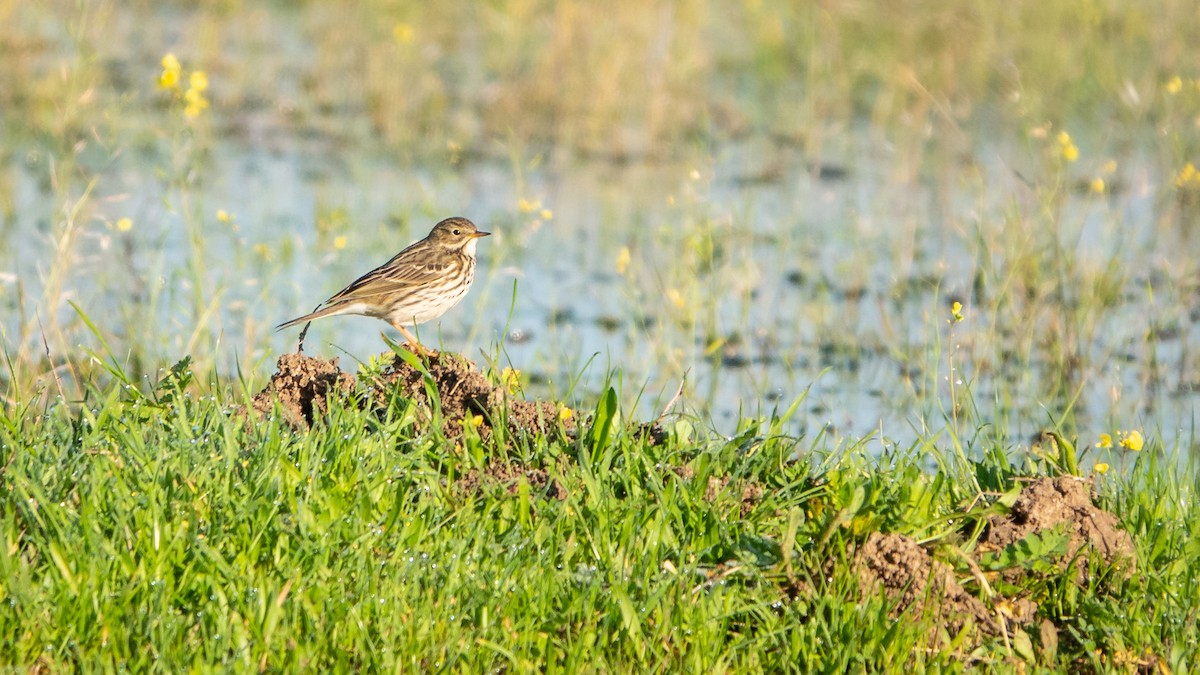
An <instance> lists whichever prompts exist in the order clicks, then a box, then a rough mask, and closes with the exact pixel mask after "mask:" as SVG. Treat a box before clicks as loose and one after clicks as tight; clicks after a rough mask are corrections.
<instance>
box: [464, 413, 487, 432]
mask: <svg viewBox="0 0 1200 675" xmlns="http://www.w3.org/2000/svg"><path fill="white" fill-rule="evenodd" d="M468 424H469V425H471V426H472V427H474V428H476V429H478V428H479V427H480V426H482V425H483V415H472V414H470V413H468V414H467V416H466V417H464V418H463V426H464V427H465V426H466V425H468Z"/></svg>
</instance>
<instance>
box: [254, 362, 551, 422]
mask: <svg viewBox="0 0 1200 675" xmlns="http://www.w3.org/2000/svg"><path fill="white" fill-rule="evenodd" d="M422 363H423V365H424V366H425V370H426V371H427V373H428V375H426V373H425V372H422V371H421V370H420V369H418V368H414V367H413V366H411V365H409V364H408V363H407V362H406V361H404V360H403V359H401V358H400V357H394V359H393V361H392V363H391V365H390V366H388V367H387V369H386V370H384V372H383V373H382V374H379V375H376V376H370V377H363V378H360V379H359V380H358V381H357V384H356V381H355V379H354V377H353V376H351V375H350V374H349V373H346V372H343V371H342V370H341V369H339V368H338V360H337V359H328V360H326V359H319V358H315V357H311V356H304V355H303V354H285V355H283V356H281V357H279V361H278V364H277V365H278V370H277V371H276V373H275V374H274V375H272V376H271V382H270V383H269V384H268V385H267V386H266V387H265V388H263V390H262V391H260V392H258V393H257V394H255V396H254V400H253V409H254V411H255V412H256V413H258V414H260V415H265V414H269V413H270V412H271V411H272V410H273V409H274V405H275V403H274V402H275V401H276V400H278V401H279V404H280V408H281V409H282V410H283V413H284V416H285V417H286V419H287V420H288V422H289V423H290V424H291V425H292V427H293V428H296V429H299V430H305V429H309V428H310V427H312V425H313V424H314V422H315V421H316V420H317V419H319V418H321V417H322V416H323V415H325V414H326V413H327V412H328V410H329V405H328V400H329V398H338V399H341V400H344V401H346V402H347V403H348V404H352V405H365V406H370V407H372V408H373V409H375V410H380V411H382V410H384V409H386V407H387V404H388V402H389V401H390V400H391V398H392V396H393V395H395V394H397V393H398V394H399V395H400V396H401V397H403V398H405V399H408V400H410V401H412V402H414V403H415V404H417V405H418V406H420V407H422V408H424V409H426V410H428V409H429V408H430V407H431V405H432V403H431V401H430V395H429V392H430V389H427V385H429V386H430V388H431V389H432V390H433V391H434V392H436V395H437V401H438V403H439V405H440V409H441V415H442V420H443V432H444V433H445V434H446V436H447V437H449V438H459V437H461V436H462V434H463V431H464V427H463V425H464V424H469V425H471V426H473V427H474V428H475V429H476V431H477V432H478V433H479V435H480V437H481V438H489V437H491V436H492V435H494V433H495V431H496V427H497V426H498V425H503V427H504V429H505V430H506V431H507V433H508V434H510V435H520V434H522V433H534V434H547V433H551V432H557V431H558V430H559V429H563V430H564V431H570V430H573V429H574V427H575V418H574V417H573V416H564V415H560V411H561V410H562V406H561V404H559V403H557V402H555V401H525V400H521V399H514V398H512V397H511V395H510V394H509V392H508V391H506V390H505V389H504V388H503V387H497V386H493V385H492V384H491V383H490V382H489V381H488V379H487V378H486V377H484V375H483V373H481V372H479V370H478V369H477V368H476V367H475V364H474V363H472V362H471V361H468V360H467V359H464V358H462V357H461V356H458V355H455V354H448V353H445V352H441V353H439V352H434V353H432V354H430V355H429V356H428V357H427V358H425V359H424V360H423V362H422ZM427 378H428V379H427ZM356 391H361V392H364V395H362V396H356V395H355V392H356Z"/></svg>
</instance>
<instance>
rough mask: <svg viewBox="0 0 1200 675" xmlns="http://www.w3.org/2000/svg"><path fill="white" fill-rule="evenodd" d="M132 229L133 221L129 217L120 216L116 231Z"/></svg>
mask: <svg viewBox="0 0 1200 675" xmlns="http://www.w3.org/2000/svg"><path fill="white" fill-rule="evenodd" d="M132 229H133V221H132V220H130V219H129V218H122V219H120V220H118V221H117V232H128V231H130V230H132Z"/></svg>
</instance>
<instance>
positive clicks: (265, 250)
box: [254, 243, 271, 260]
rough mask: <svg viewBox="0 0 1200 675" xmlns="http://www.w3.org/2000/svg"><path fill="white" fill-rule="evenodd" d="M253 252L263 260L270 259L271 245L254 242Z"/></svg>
mask: <svg viewBox="0 0 1200 675" xmlns="http://www.w3.org/2000/svg"><path fill="white" fill-rule="evenodd" d="M254 253H255V255H257V256H258V257H260V258H262V259H263V260H270V259H271V247H270V246H267V245H266V244H261V243H260V244H255V245H254Z"/></svg>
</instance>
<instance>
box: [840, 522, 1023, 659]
mask: <svg viewBox="0 0 1200 675" xmlns="http://www.w3.org/2000/svg"><path fill="white" fill-rule="evenodd" d="M854 563H855V568H856V569H857V570H858V586H859V590H860V591H861V592H862V593H863V594H864V595H871V594H874V593H877V592H878V591H879V590H882V591H883V593H884V595H886V596H887V598H888V599H889V600H891V601H893V602H894V603H895V605H894V607H893V609H892V617H893V618H895V617H898V616H899V615H900V614H902V613H904V612H906V611H909V610H910V609H911V611H913V612H914V613H915V614H916V615H920V614H923V613H924V612H927V611H930V612H936V613H937V615H938V616H939V617H941V618H942V620H943V625H944V626H945V627H946V630H947V632H948V634H949V636H950V637H951V638H953V637H954V636H955V635H957V634H958V633H959V631H961V630H962V629H963V628H964V627H965V626H966V625H967V622H968V621H971V622H973V623H974V625H975V626H976V628H977V629H979V630H982V631H983V632H985V633H987V634H989V635H996V634H998V632H999V630H998V626H997V624H996V621H995V619H993V618H992V613H991V612H989V611H988V608H987V606H985V605H984V604H983V602H982V601H980V600H979V598H976V597H975V596H974V595H971V594H970V593H968V592H967V591H966V589H964V588H963V587H962V584H960V583H958V580H957V579H955V578H954V570H953V569H952V568H951V567H950V566H949V565H947V564H946V563H944V562H942V561H940V560H934V559H933V558H932V557H930V555H929V553H927V552H926V551H925V549H923V548H921V545H920V544H918V543H917V542H916V540H914V539H912V538H911V537H906V536H904V535H902V534H883V533H881V532H873V533H871V535H870V536H869V537H867V541H866V543H865V544H863V545H862V547H861V548H859V549H858V552H857V553H856V554H855V556H854ZM932 637H934V639H936V636H932Z"/></svg>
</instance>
